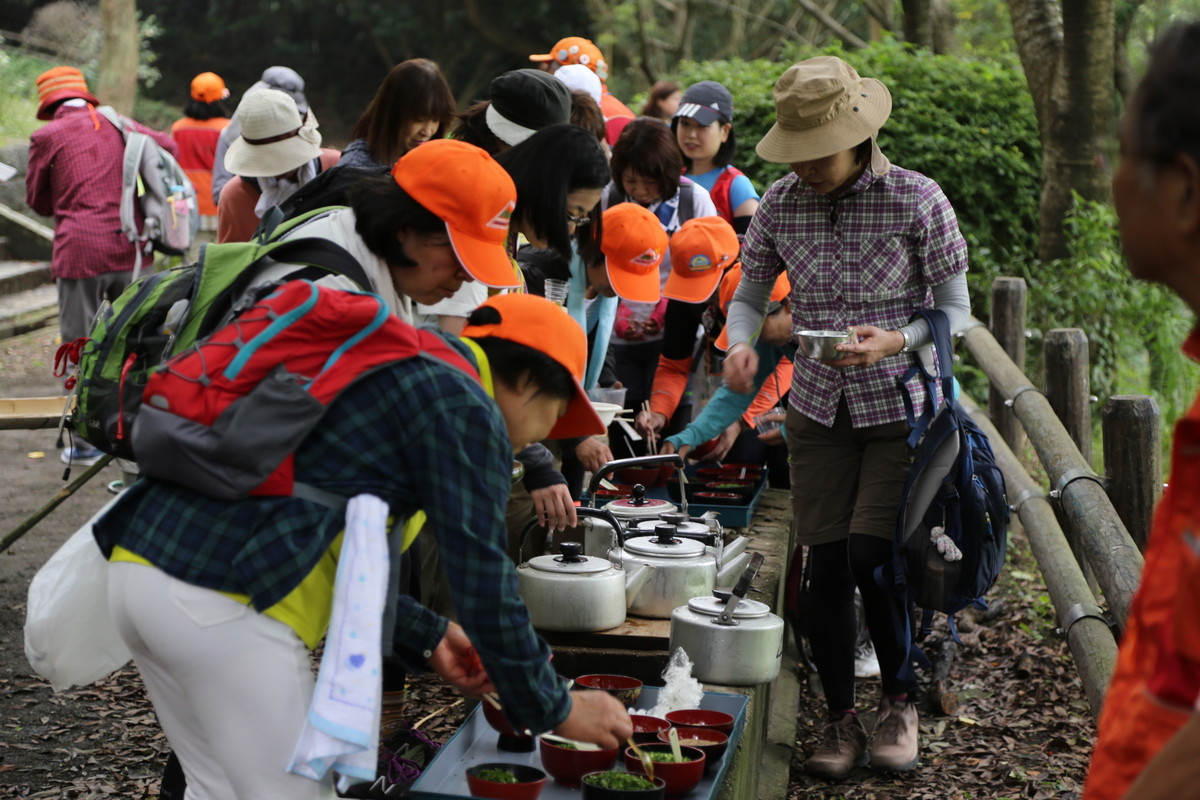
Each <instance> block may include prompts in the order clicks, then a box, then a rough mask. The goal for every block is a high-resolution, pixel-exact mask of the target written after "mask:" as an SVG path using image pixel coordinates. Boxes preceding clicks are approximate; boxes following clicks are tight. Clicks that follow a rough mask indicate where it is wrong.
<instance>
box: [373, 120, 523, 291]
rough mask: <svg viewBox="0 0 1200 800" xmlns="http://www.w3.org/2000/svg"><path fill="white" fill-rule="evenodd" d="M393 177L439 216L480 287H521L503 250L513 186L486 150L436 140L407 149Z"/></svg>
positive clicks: (514, 194)
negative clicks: (480, 284) (482, 285)
mask: <svg viewBox="0 0 1200 800" xmlns="http://www.w3.org/2000/svg"><path fill="white" fill-rule="evenodd" d="M392 177H393V178H394V179H395V181H396V183H397V184H399V186H400V188H401V189H403V190H404V191H406V192H408V194H409V195H410V196H411V197H412V199H414V200H416V201H417V202H418V203H420V204H421V205H422V206H424V207H425V208H426V209H428V210H429V211H430V212H431V213H433V214H436V215H437V216H438V217H441V219H442V221H443V222H445V223H446V231H447V232H448V233H449V234H450V243H451V244H452V245H453V246H454V253H455V255H457V256H458V260H459V261H461V262H462V265H463V267H465V268H466V270H467V272H469V273H471V277H472V278H474V279H475V280H477V281H479V282H480V283H482V284H484V285H485V286H491V287H493V288H513V287H517V286H520V280H519V279H518V277H517V272H516V270H517V268H516V267H515V266H513V262H512V260H511V259H510V258H509V257H508V252H507V251H506V250H505V249H504V245H505V242H506V241H507V240H508V223H509V219H510V218H511V217H512V213H513V209H514V208H516V204H517V187H516V186H515V185H514V184H513V180H512V178H511V177H509V175H508V173H507V172H505V170H504V167H502V166H500V165H499V164H497V163H496V160H495V159H493V158H492V157H491V156H490V155H488V154H487V152H486V151H484V150H481V149H480V148H478V147H476V146H475V145H473V144H467V143H466V142H460V141H456V140H454V139H436V140H434V141H431V142H426V143H425V144H423V145H421V146H420V147H414V148H413V149H412V150H409V151H408V152H407V153H405V154H404V155H403V156H401V157H400V159H399V160H397V161H396V165H395V166H394V167H392Z"/></svg>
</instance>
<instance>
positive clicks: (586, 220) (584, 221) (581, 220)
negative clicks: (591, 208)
mask: <svg viewBox="0 0 1200 800" xmlns="http://www.w3.org/2000/svg"><path fill="white" fill-rule="evenodd" d="M567 222H572V223H574V224H575V226H576V227H579V228H582V227H583V226H584V225H590V224H591V222H592V218H591V217H588V216H583V217H575V216H572V215H571V214H569V213H568V214H567Z"/></svg>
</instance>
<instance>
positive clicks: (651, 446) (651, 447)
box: [642, 400, 658, 456]
mask: <svg viewBox="0 0 1200 800" xmlns="http://www.w3.org/2000/svg"><path fill="white" fill-rule="evenodd" d="M642 411H644V412H646V414H647V416H649V417H650V419H653V412H651V411H650V401H649V400H643V401H642ZM646 452H647V454H648V455H652V456H656V455H658V434H657V433H656V432H655V431H654V429H652V428H648V429H647V431H646Z"/></svg>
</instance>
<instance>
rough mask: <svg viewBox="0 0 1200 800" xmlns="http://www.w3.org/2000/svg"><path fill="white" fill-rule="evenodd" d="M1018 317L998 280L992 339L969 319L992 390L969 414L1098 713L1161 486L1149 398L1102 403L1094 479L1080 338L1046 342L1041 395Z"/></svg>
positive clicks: (1020, 288)
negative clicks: (993, 458) (1024, 454)
mask: <svg viewBox="0 0 1200 800" xmlns="http://www.w3.org/2000/svg"><path fill="white" fill-rule="evenodd" d="M1025 307H1026V300H1025V282H1024V280H1022V279H1020V278H998V279H997V280H996V282H995V283H994V284H993V292H992V330H989V328H988V327H987V326H985V325H984V324H983V323H982V322H979V321H978V320H974V321H973V324H972V325H971V326H970V327H969V328H968V329H967V330H966V331H964V332H963V333H962V335H961V336H962V339H963V341H964V343H965V344H966V346H967V349H968V350H969V351H970V352H971V354H972V356H974V359H975V362H976V364H978V366H979V367H980V368H981V369H982V370H983V372H984V373H985V374H986V375H987V377H988V380H989V382H990V398H989V409H990V413H989V415H986V416H985V415H984V414H983V412H981V411H980V410H979V409H978V408H975V407H974V406H973V405H972V406H971V409H972V414H973V416H974V417H975V419H976V420H977V421H979V422H980V424H981V425H983V427H984V428H985V430H986V431H987V432H988V434H989V436H990V437H991V438H992V443H993V446H994V448H995V450H996V452H997V459H998V461H999V463H1000V467H1001V470H1002V471H1003V472H1004V477H1005V480H1006V482H1007V484H1008V492H1009V497H1008V500H1009V504H1010V505H1011V506H1012V508H1013V510H1014V513H1015V514H1016V515H1017V516H1018V517H1019V518H1020V521H1021V524H1022V526H1023V527H1024V529H1025V531H1026V534H1027V535H1028V537H1029V541H1030V544H1031V546H1032V549H1033V552H1034V556H1035V558H1036V559H1037V561H1038V567H1039V569H1040V570H1041V572H1042V576H1043V577H1044V579H1045V581H1046V586H1047V588H1048V589H1049V593H1050V597H1051V600H1052V602H1053V603H1054V608H1055V612H1056V614H1057V616H1058V621H1059V631H1060V633H1061V634H1062V635H1063V636H1065V637H1066V639H1067V641H1068V643H1069V646H1070V648H1071V653H1072V655H1073V657H1074V659H1075V662H1076V666H1077V668H1078V670H1079V674H1080V678H1081V679H1082V681H1083V684H1084V689H1085V691H1086V693H1087V696H1088V701H1089V703H1090V704H1091V708H1092V712H1093V713H1094V714H1098V713H1099V710H1100V705H1101V703H1102V701H1103V699H1104V691H1105V689H1106V688H1107V685H1108V680H1109V678H1110V676H1111V674H1112V669H1113V666H1114V664H1115V660H1116V650H1117V647H1116V641H1115V639H1114V633H1113V629H1115V630H1117V631H1120V630H1121V629H1123V628H1124V625H1125V620H1126V618H1127V617H1128V615H1129V608H1130V605H1131V603H1132V601H1133V595H1134V592H1135V591H1136V589H1137V586H1138V582H1139V580H1140V578H1141V572H1142V566H1143V558H1142V553H1141V549H1140V547H1144V545H1145V541H1146V536H1147V534H1148V532H1149V527H1150V515H1151V511H1152V509H1153V505H1154V502H1155V500H1156V499H1157V497H1158V494H1159V491H1160V489H1161V485H1162V484H1161V482H1162V475H1161V455H1160V452H1161V445H1160V434H1159V431H1160V422H1159V416H1158V408H1157V405H1156V404H1155V402H1154V400H1153V399H1152V398H1149V397H1141V396H1114V397H1110V398H1109V399H1108V401H1107V404H1106V406H1105V409H1104V415H1103V420H1102V430H1103V441H1104V463H1105V465H1106V471H1107V472H1108V475H1107V476H1101V475H1098V474H1096V473H1095V472H1094V471H1093V470H1092V466H1091V447H1092V430H1091V428H1092V426H1091V401H1092V400H1093V398H1092V397H1091V395H1090V390H1089V383H1088V357H1087V354H1088V343H1087V336H1086V335H1085V334H1084V333H1083V331H1081V330H1078V329H1057V330H1052V331H1050V332H1049V333H1048V334H1047V335H1046V337H1045V342H1044V350H1043V355H1044V363H1045V372H1046V381H1045V389H1044V390H1043V389H1042V388H1039V387H1038V386H1036V385H1035V384H1034V383H1033V382H1032V381H1030V380H1029V378H1028V377H1026V375H1025V373H1024V370H1023V367H1022V366H1021V365H1023V364H1024V363H1025V341H1026V335H1025ZM1001 342H1003V343H1004V346H1002V345H1001ZM989 416H990V419H989V418H988V417H989ZM1026 436H1027V437H1028V440H1029V443H1030V444H1032V446H1033V449H1034V450H1035V451H1036V453H1037V456H1038V458H1039V460H1040V461H1041V463H1042V466H1043V468H1044V469H1045V472H1046V474H1047V478H1048V481H1049V486H1039V485H1038V484H1036V483H1035V482H1034V480H1033V479H1032V478H1031V477H1030V476H1029V473H1028V472H1027V471H1026V470H1025V468H1024V466H1023V465H1022V463H1021V461H1020V459H1019V458H1018V454H1020V452H1021V451H1022V449H1023V447H1024V441H1025V437H1026ZM1056 512H1057V513H1056ZM1060 519H1061V523H1060ZM1101 604H1103V605H1105V606H1106V607H1107V613H1106V612H1105V609H1104V608H1102V607H1101ZM1110 624H1111V627H1110Z"/></svg>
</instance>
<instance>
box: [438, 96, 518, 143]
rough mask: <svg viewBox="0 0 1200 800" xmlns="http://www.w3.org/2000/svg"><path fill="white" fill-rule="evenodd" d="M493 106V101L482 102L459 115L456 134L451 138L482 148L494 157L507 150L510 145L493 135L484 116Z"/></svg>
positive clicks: (455, 129)
mask: <svg viewBox="0 0 1200 800" xmlns="http://www.w3.org/2000/svg"><path fill="white" fill-rule="evenodd" d="M491 104H492V101H491V100H481V101H480V102H478V103H476V104H475V105H473V106H470V107H468V108H467V110H465V111H463V112H462V113H461V114H459V115H458V124H457V125H456V126H455V128H454V133H452V134H451V136H453V137H454V138H455V139H457V140H458V141H460V142H466V143H467V144H473V145H475V146H476V147H481V148H483V149H484V150H486V151H488V153H490V154H491V155H493V156H494V155H496V154H497V153H500V152H503V151H504V150H505V149H507V148H508V144H507V143H506V142H504V141H503V140H502V139H501V138H500V137H499V136H497V135H496V134H494V133H492V129H491V128H489V127H488V124H487V119H486V118H485V116H484V115H485V114H486V113H487V110H488V106H490V105H491Z"/></svg>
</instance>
